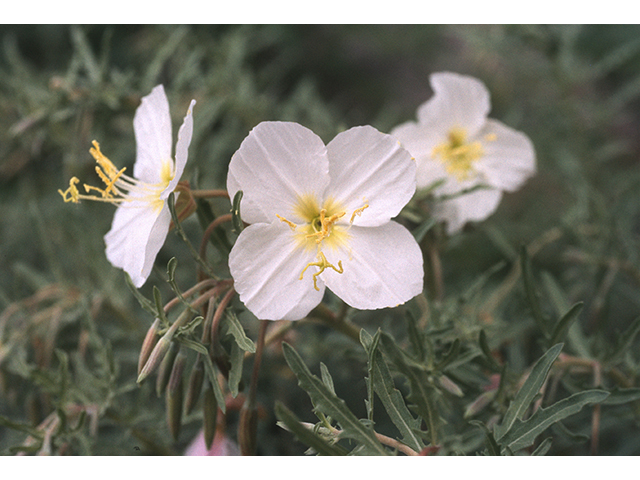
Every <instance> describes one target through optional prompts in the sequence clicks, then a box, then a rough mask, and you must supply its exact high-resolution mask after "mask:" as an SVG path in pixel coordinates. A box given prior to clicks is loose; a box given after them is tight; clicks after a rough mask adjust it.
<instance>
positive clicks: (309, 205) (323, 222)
mask: <svg viewBox="0 0 640 480" xmlns="http://www.w3.org/2000/svg"><path fill="white" fill-rule="evenodd" d="M368 206H369V205H368V204H366V203H365V205H364V206H362V207H360V208H356V209H355V210H354V211H353V212H352V214H351V219H350V220H349V223H348V224H344V223H338V222H339V221H340V219H341V218H342V217H344V216H345V215H346V214H347V211H346V210H345V209H344V208H343V207H342V205H340V203H339V202H337V201H335V200H334V199H332V198H328V199H327V200H325V201H324V203H323V205H322V207H320V205H318V202H317V200H316V198H315V196H312V195H305V196H302V197H299V198H298V201H297V203H296V205H295V207H294V209H293V210H294V212H295V214H296V215H297V216H298V217H299V218H301V219H302V220H303V221H304V223H303V224H301V225H296V224H295V223H293V222H291V221H289V220H287V219H286V218H283V217H281V216H280V215H277V214H276V217H278V218H279V219H280V220H281V221H282V222H284V223H286V224H287V225H289V227H291V230H293V231H294V232H295V236H296V237H295V238H296V240H297V243H298V246H299V248H303V249H305V250H311V249H316V250H317V252H318V253H317V258H318V261H317V262H311V263H309V264H307V266H306V267H304V269H303V270H302V272H301V273H300V280H302V279H303V277H304V272H305V271H306V270H307V268H309V267H312V266H313V267H318V271H317V272H316V273H314V274H313V287H314V288H315V289H316V290H319V288H318V285H317V277H318V275H320V274H321V273H322V272H323V271H325V270H326V269H327V268H331V269H333V270H335V271H336V272H338V273H342V272H343V269H342V261H341V260H340V261H338V266H337V267H336V266H334V265H333V264H331V263H329V261H328V260H327V257H326V256H325V254H324V253H323V247H328V248H329V249H331V250H334V251H335V250H337V249H338V247H341V246H343V245H345V244H346V243H347V242H348V240H349V233H348V230H349V227H351V225H352V224H353V221H354V220H355V217H356V216H360V215H361V214H362V212H363V211H364V209H365V208H367V207H368Z"/></svg>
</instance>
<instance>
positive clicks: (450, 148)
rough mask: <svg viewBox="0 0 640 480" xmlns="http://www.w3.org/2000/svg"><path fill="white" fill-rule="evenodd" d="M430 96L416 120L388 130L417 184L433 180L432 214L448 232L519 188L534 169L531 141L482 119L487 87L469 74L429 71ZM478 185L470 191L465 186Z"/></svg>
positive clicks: (486, 213) (488, 212)
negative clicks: (410, 160)
mask: <svg viewBox="0 0 640 480" xmlns="http://www.w3.org/2000/svg"><path fill="white" fill-rule="evenodd" d="M429 80H430V83H431V87H432V89H433V91H434V96H433V98H431V99H430V100H428V101H427V102H425V103H424V104H422V105H421V106H420V107H418V111H417V117H418V121H417V123H416V122H407V123H404V124H402V125H399V126H397V127H396V128H394V129H393V130H392V131H391V135H393V136H394V137H396V138H397V139H398V140H399V141H400V143H401V144H402V146H403V147H404V148H406V149H407V150H408V151H409V152H411V154H412V155H413V156H414V157H415V159H416V162H417V187H418V189H420V188H427V187H429V186H432V185H433V184H434V183H435V182H437V181H442V182H443V183H442V184H441V185H439V186H438V187H436V188H435V189H434V192H433V193H434V195H435V196H436V197H448V198H447V199H445V200H442V201H440V202H437V204H436V206H435V210H434V212H433V215H434V217H435V218H437V219H439V220H444V221H445V222H446V223H447V232H448V233H449V234H451V233H455V232H457V231H459V230H460V229H461V228H462V227H463V226H464V224H465V223H466V222H468V221H479V220H484V219H485V218H487V217H488V216H489V215H491V214H492V213H493V212H494V211H495V210H496V208H498V204H499V203H500V200H501V198H502V192H503V191H509V192H511V191H514V190H516V189H518V188H519V187H520V186H521V185H522V184H523V183H524V181H525V180H527V179H528V178H529V177H530V176H531V175H533V174H534V173H535V170H536V165H535V152H534V149H533V144H532V143H531V141H530V140H529V138H528V137H527V136H526V135H525V134H523V133H522V132H518V131H516V130H513V129H512V128H509V127H507V126H506V125H504V124H502V123H501V122H499V121H497V120H492V119H489V118H487V115H488V114H489V110H490V109H491V105H490V100H489V91H488V90H487V88H486V87H485V86H484V84H483V83H482V82H481V81H480V80H477V79H475V78H473V77H469V76H465V75H459V74H457V73H449V72H442V73H434V74H432V75H431V77H430V79H429ZM473 187H480V188H478V189H477V190H473V191H471V192H469V193H465V194H461V195H458V194H460V193H461V192H463V191H464V190H467V189H471V188H473Z"/></svg>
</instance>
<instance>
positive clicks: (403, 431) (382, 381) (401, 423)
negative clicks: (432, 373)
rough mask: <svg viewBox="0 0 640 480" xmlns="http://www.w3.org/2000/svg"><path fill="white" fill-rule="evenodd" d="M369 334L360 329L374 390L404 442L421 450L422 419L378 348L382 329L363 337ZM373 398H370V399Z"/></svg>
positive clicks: (416, 449) (422, 445) (422, 446)
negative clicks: (415, 415) (411, 408)
mask: <svg viewBox="0 0 640 480" xmlns="http://www.w3.org/2000/svg"><path fill="white" fill-rule="evenodd" d="M368 335H369V334H368V333H367V332H366V331H365V330H364V329H362V330H361V331H360V341H361V343H362V345H363V346H364V348H365V350H367V354H368V355H369V378H370V383H371V384H372V385H373V390H375V392H376V394H377V395H378V398H379V399H380V401H381V402H382V406H383V407H384V409H385V410H386V412H387V414H388V415H389V418H390V419H391V421H392V422H393V424H394V425H395V426H396V428H397V429H398V430H399V432H400V435H402V442H403V443H404V444H405V445H408V446H409V447H411V448H412V449H414V450H415V451H417V452H419V451H420V450H422V449H423V448H424V443H423V442H422V440H421V439H420V437H419V436H418V435H416V433H415V430H419V429H420V423H421V421H420V420H419V419H415V418H413V415H411V412H409V409H408V408H407V406H406V405H405V403H404V399H403V398H402V395H401V394H400V391H399V390H397V389H396V388H395V385H394V383H393V378H392V377H391V372H390V370H389V367H388V365H387V363H386V362H385V361H384V358H383V356H382V354H381V353H380V351H379V350H378V349H377V346H378V342H377V340H376V338H380V330H378V332H377V333H376V336H375V337H374V338H371V341H368V340H369V339H367V338H363V337H366V336H368ZM369 337H370V336H369ZM372 400H373V399H370V401H372Z"/></svg>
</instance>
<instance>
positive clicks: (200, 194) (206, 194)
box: [191, 190, 229, 198]
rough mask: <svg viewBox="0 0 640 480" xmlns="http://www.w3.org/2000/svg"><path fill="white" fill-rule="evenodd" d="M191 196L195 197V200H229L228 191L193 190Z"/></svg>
mask: <svg viewBox="0 0 640 480" xmlns="http://www.w3.org/2000/svg"><path fill="white" fill-rule="evenodd" d="M191 195H193V197H194V198H213V197H225V198H229V192H227V191H226V190H191Z"/></svg>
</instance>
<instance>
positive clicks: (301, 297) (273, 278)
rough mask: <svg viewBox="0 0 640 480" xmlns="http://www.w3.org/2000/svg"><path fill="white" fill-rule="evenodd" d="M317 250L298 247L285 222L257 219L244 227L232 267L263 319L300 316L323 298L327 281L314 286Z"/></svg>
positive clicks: (242, 295) (243, 297)
mask: <svg viewBox="0 0 640 480" xmlns="http://www.w3.org/2000/svg"><path fill="white" fill-rule="evenodd" d="M315 255H316V252H315V250H310V251H307V250H304V249H302V248H299V245H298V244H297V240H296V239H295V238H294V234H293V232H292V231H291V229H290V228H289V226H287V225H286V224H284V223H282V222H280V221H277V220H276V221H275V222H273V223H271V224H266V223H256V224H254V225H250V226H248V227H247V228H245V229H244V230H243V231H242V233H240V236H239V237H238V239H237V240H236V243H235V245H234V246H233V249H232V250H231V253H230V254H229V270H230V271H231V276H232V277H233V280H234V288H235V289H236V291H237V292H238V294H239V295H240V300H241V301H242V302H243V303H244V304H245V305H246V307H247V308H248V309H249V310H250V311H251V312H252V313H253V314H254V315H255V316H256V317H258V318H259V319H261V320H299V319H301V318H304V317H305V316H306V315H307V314H308V313H309V312H310V311H311V309H313V308H314V307H315V306H316V305H318V304H319V303H320V301H321V300H322V295H323V293H324V288H325V287H324V284H323V283H322V281H321V280H318V282H317V284H318V288H319V290H315V289H314V288H313V276H312V274H311V273H312V272H310V271H308V272H307V273H305V275H304V277H303V279H302V280H300V274H301V273H302V270H303V269H304V268H305V266H306V265H307V264H309V263H311V262H314V261H316V260H315Z"/></svg>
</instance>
